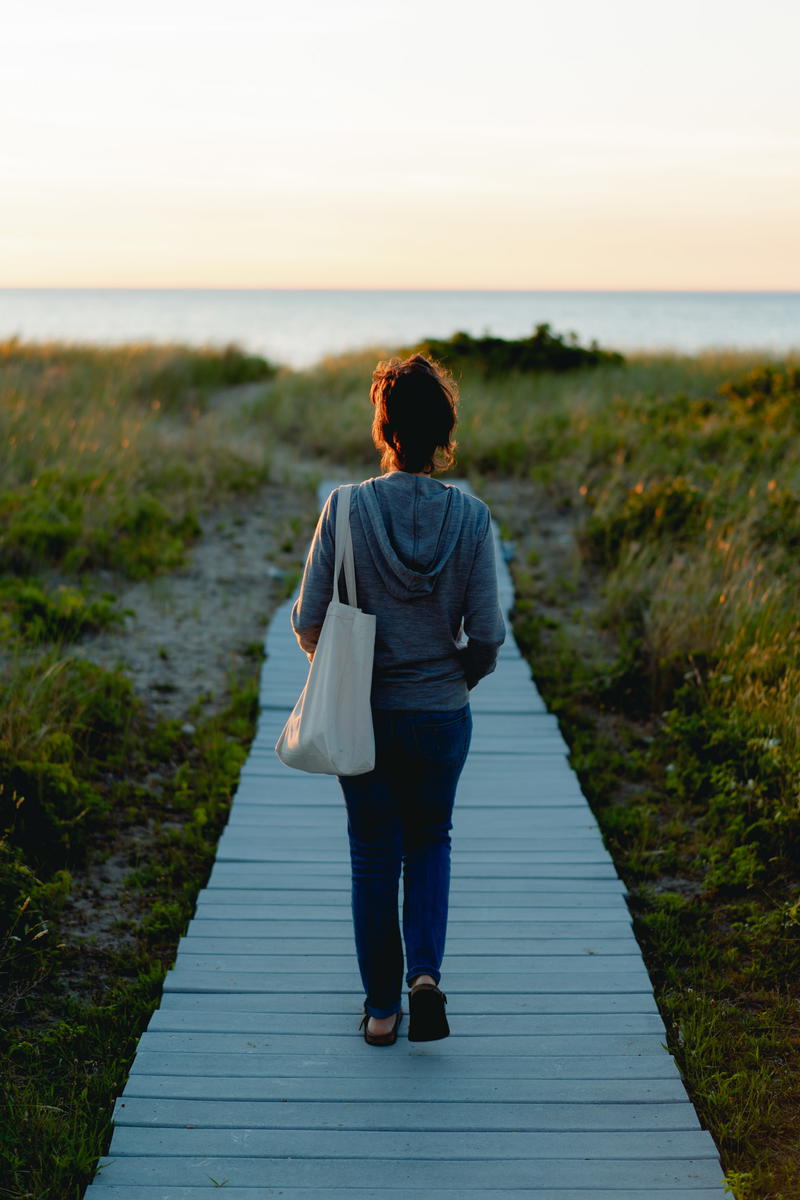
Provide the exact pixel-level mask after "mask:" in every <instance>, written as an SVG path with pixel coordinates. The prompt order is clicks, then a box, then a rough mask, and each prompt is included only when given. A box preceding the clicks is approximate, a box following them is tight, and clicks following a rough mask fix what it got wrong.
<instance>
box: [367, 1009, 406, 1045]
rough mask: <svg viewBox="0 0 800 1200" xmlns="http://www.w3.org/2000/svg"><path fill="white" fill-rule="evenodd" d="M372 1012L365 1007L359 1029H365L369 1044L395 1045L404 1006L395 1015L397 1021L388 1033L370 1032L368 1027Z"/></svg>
mask: <svg viewBox="0 0 800 1200" xmlns="http://www.w3.org/2000/svg"><path fill="white" fill-rule="evenodd" d="M369 1018H370V1014H369V1013H368V1012H367V1010H366V1009H364V1016H363V1017H362V1018H361V1024H360V1025H359V1027H358V1028H359V1029H363V1030H364V1041H365V1042H366V1043H367V1045H369V1046H393V1045H394V1044H395V1042H396V1041H397V1031H398V1029H399V1028H400V1022H401V1021H402V1019H403V1010H402V1008H401V1009H399V1010H398V1012H397V1013H396V1015H395V1021H394V1025H393V1026H392V1028H391V1029H390V1030H389V1032H388V1033H370V1032H369V1030H368V1029H367V1025H368V1024H369Z"/></svg>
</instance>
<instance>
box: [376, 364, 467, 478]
mask: <svg viewBox="0 0 800 1200" xmlns="http://www.w3.org/2000/svg"><path fill="white" fill-rule="evenodd" d="M369 398H370V400H371V401H372V403H373V404H374V405H375V414H374V416H373V419H372V440H373V441H374V443H375V446H376V449H378V450H380V451H381V466H382V467H383V469H384V471H391V470H399V471H413V472H417V471H425V472H428V471H437V470H438V471H446V470H447V468H448V467H451V466H452V465H453V450H454V449H455V446H456V443H455V442H454V441H453V438H452V432H453V428H454V426H455V423H456V409H457V407H458V386H457V384H456V381H455V380H454V379H453V377H452V375H451V374H450V372H449V371H448V370H447V369H446V368H445V367H442V366H441V365H440V364H439V363H437V362H434V361H433V360H432V359H428V358H425V357H424V356H423V355H422V354H412V355H411V357H410V358H405V359H399V358H390V359H385V360H384V361H382V362H379V363H378V365H377V367H376V368H375V370H374V371H373V372H372V387H371V388H370V390H369Z"/></svg>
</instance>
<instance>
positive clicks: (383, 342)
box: [0, 288, 800, 367]
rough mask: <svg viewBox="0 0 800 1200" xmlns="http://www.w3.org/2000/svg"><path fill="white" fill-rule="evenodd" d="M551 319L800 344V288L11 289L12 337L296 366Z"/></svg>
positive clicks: (4, 310) (707, 341)
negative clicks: (206, 350)
mask: <svg viewBox="0 0 800 1200" xmlns="http://www.w3.org/2000/svg"><path fill="white" fill-rule="evenodd" d="M541 322H548V323H549V324H550V325H551V326H552V328H553V329H554V331H555V332H557V333H561V334H566V333H568V332H570V331H573V332H574V333H576V334H577V336H578V338H579V339H580V341H581V342H584V343H585V342H589V341H591V340H592V339H596V340H597V341H598V342H599V343H600V345H601V346H604V347H607V348H609V349H617V350H622V351H632V350H673V351H678V352H683V353H695V352H698V351H701V350H704V349H709V348H719V349H741V350H751V349H752V350H756V351H767V352H770V353H776V354H783V353H786V352H787V351H790V350H795V351H797V350H800V292H657V291H640V292H599V291H591V292H569V291H324V290H319V291H294V290H269V289H265V290H255V289H254V290H223V289H219V290H215V289H130V290H129V289H88V288H87V289H61V288H58V289H49V288H47V289H44V288H42V289H39V288H36V289H27V288H8V289H0V338H7V337H10V336H13V335H18V336H19V337H21V338H22V339H24V340H29V341H41V340H65V341H73V342H74V341H80V342H97V343H103V344H109V343H115V342H129V341H155V342H184V343H189V344H191V345H202V344H214V345H225V344H228V343H230V342H236V343H237V344H238V345H240V346H242V347H243V348H244V349H247V350H249V351H251V352H254V353H258V354H263V355H265V356H266V357H268V358H270V359H272V360H273V361H274V362H279V363H284V364H286V365H287V366H292V367H304V366H309V365H311V364H312V363H315V362H317V361H318V360H319V359H321V358H322V357H324V356H326V355H331V354H338V353H340V352H343V351H348V350H353V349H358V348H362V347H374V348H376V349H380V350H384V351H388V350H392V349H395V348H396V347H398V346H403V345H411V344H413V343H414V342H417V341H419V340H420V339H421V338H423V337H449V336H450V335H451V334H452V333H455V332H456V330H464V331H465V332H467V333H471V334H473V335H475V336H477V335H480V334H482V333H487V332H488V333H492V334H494V335H496V336H498V337H507V338H517V337H524V336H526V335H528V334H530V333H532V331H533V328H534V326H535V325H537V324H539V323H541Z"/></svg>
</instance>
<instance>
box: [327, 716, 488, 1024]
mask: <svg viewBox="0 0 800 1200" xmlns="http://www.w3.org/2000/svg"><path fill="white" fill-rule="evenodd" d="M373 724H374V728H375V769H374V770H372V771H369V772H367V773H366V774H364V775H340V776H339V783H340V784H341V787H342V791H343V793H344V800H345V805H346V807H347V834H348V837H349V840H350V864H351V870H352V909H353V929H354V933H355V943H356V955H357V957H358V967H359V971H360V973H361V980H362V983H363V985H364V991H365V993H366V1001H365V1008H366V1011H367V1012H368V1013H369V1015H370V1016H373V1017H389V1016H391V1015H392V1014H393V1013H396V1012H397V1011H398V1010H399V1009H400V1003H401V1002H400V996H401V991H402V986H403V945H402V943H401V940H400V923H399V914H398V889H399V884H400V869H401V867H402V870H403V941H404V942H405V950H406V962H407V971H406V976H405V978H406V983H409V984H410V983H411V981H412V980H413V979H414V978H415V977H416V976H417V975H431V976H432V977H433V979H435V980H436V982H437V983H438V982H439V979H440V968H441V965H442V958H443V957H444V942H445V935H446V932H447V904H448V896H449V892H450V830H451V829H452V827H453V826H452V820H451V818H452V813H453V802H454V800H455V795H456V785H457V784H458V778H459V775H460V774H461V770H462V768H463V766H464V762H465V760H466V757H467V751H468V750H469V744H470V739H471V737H472V713H471V712H470V707H469V704H465V705H464V707H463V708H459V709H456V710H455V711H449V712H433V711H426V712H421V711H416V710H415V711H411V710H407V709H388V708H384V709H380V708H376V709H373Z"/></svg>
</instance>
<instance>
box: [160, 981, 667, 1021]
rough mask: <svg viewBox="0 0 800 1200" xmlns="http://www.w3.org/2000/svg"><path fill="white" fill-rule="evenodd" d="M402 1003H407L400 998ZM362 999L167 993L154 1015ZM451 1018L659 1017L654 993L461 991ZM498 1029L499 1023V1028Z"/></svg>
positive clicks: (318, 1007) (325, 1006)
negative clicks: (547, 1015) (551, 1015)
mask: <svg viewBox="0 0 800 1200" xmlns="http://www.w3.org/2000/svg"><path fill="white" fill-rule="evenodd" d="M403 999H404V1002H405V997H404V998H403ZM362 1000H363V996H362V994H361V992H360V990H354V991H353V993H352V995H351V996H350V997H348V998H344V999H343V997H342V996H341V995H340V994H337V995H330V994H327V993H325V992H321V993H320V992H307V993H305V994H303V995H287V994H284V993H282V992H238V993H233V994H231V993H229V992H227V993H226V992H220V993H214V992H199V993H193V992H165V993H164V995H163V996H162V998H161V1007H160V1009H157V1010H156V1011H157V1012H210V1011H214V1010H217V1011H224V1012H227V1013H231V1014H233V1013H238V1012H266V1013H269V1012H282V1013H285V1012H289V1013H352V1014H354V1015H355V1014H357V1017H356V1020H358V1019H359V1018H360V1017H361V1013H362V1007H361V1005H362ZM449 1008H450V1010H451V1012H453V1013H454V1014H456V1013H458V1014H478V1015H483V1014H486V1013H489V1014H491V1015H493V1016H505V1015H512V1014H515V1013H558V1014H561V1015H569V1014H572V1013H612V1012H613V1013H642V1012H647V1013H658V1006H657V1005H656V1002H655V998H654V997H653V994H652V992H650V991H649V990H648V991H644V992H610V993H609V992H592V991H589V990H586V991H582V992H563V993H559V992H499V991H495V992H492V993H490V994H488V993H482V992H471V991H468V990H464V991H462V990H460V989H459V991H458V993H457V994H454V995H453V996H452V997H451V999H450V1004H449ZM501 1024H502V1023H500V1022H498V1025H501Z"/></svg>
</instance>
